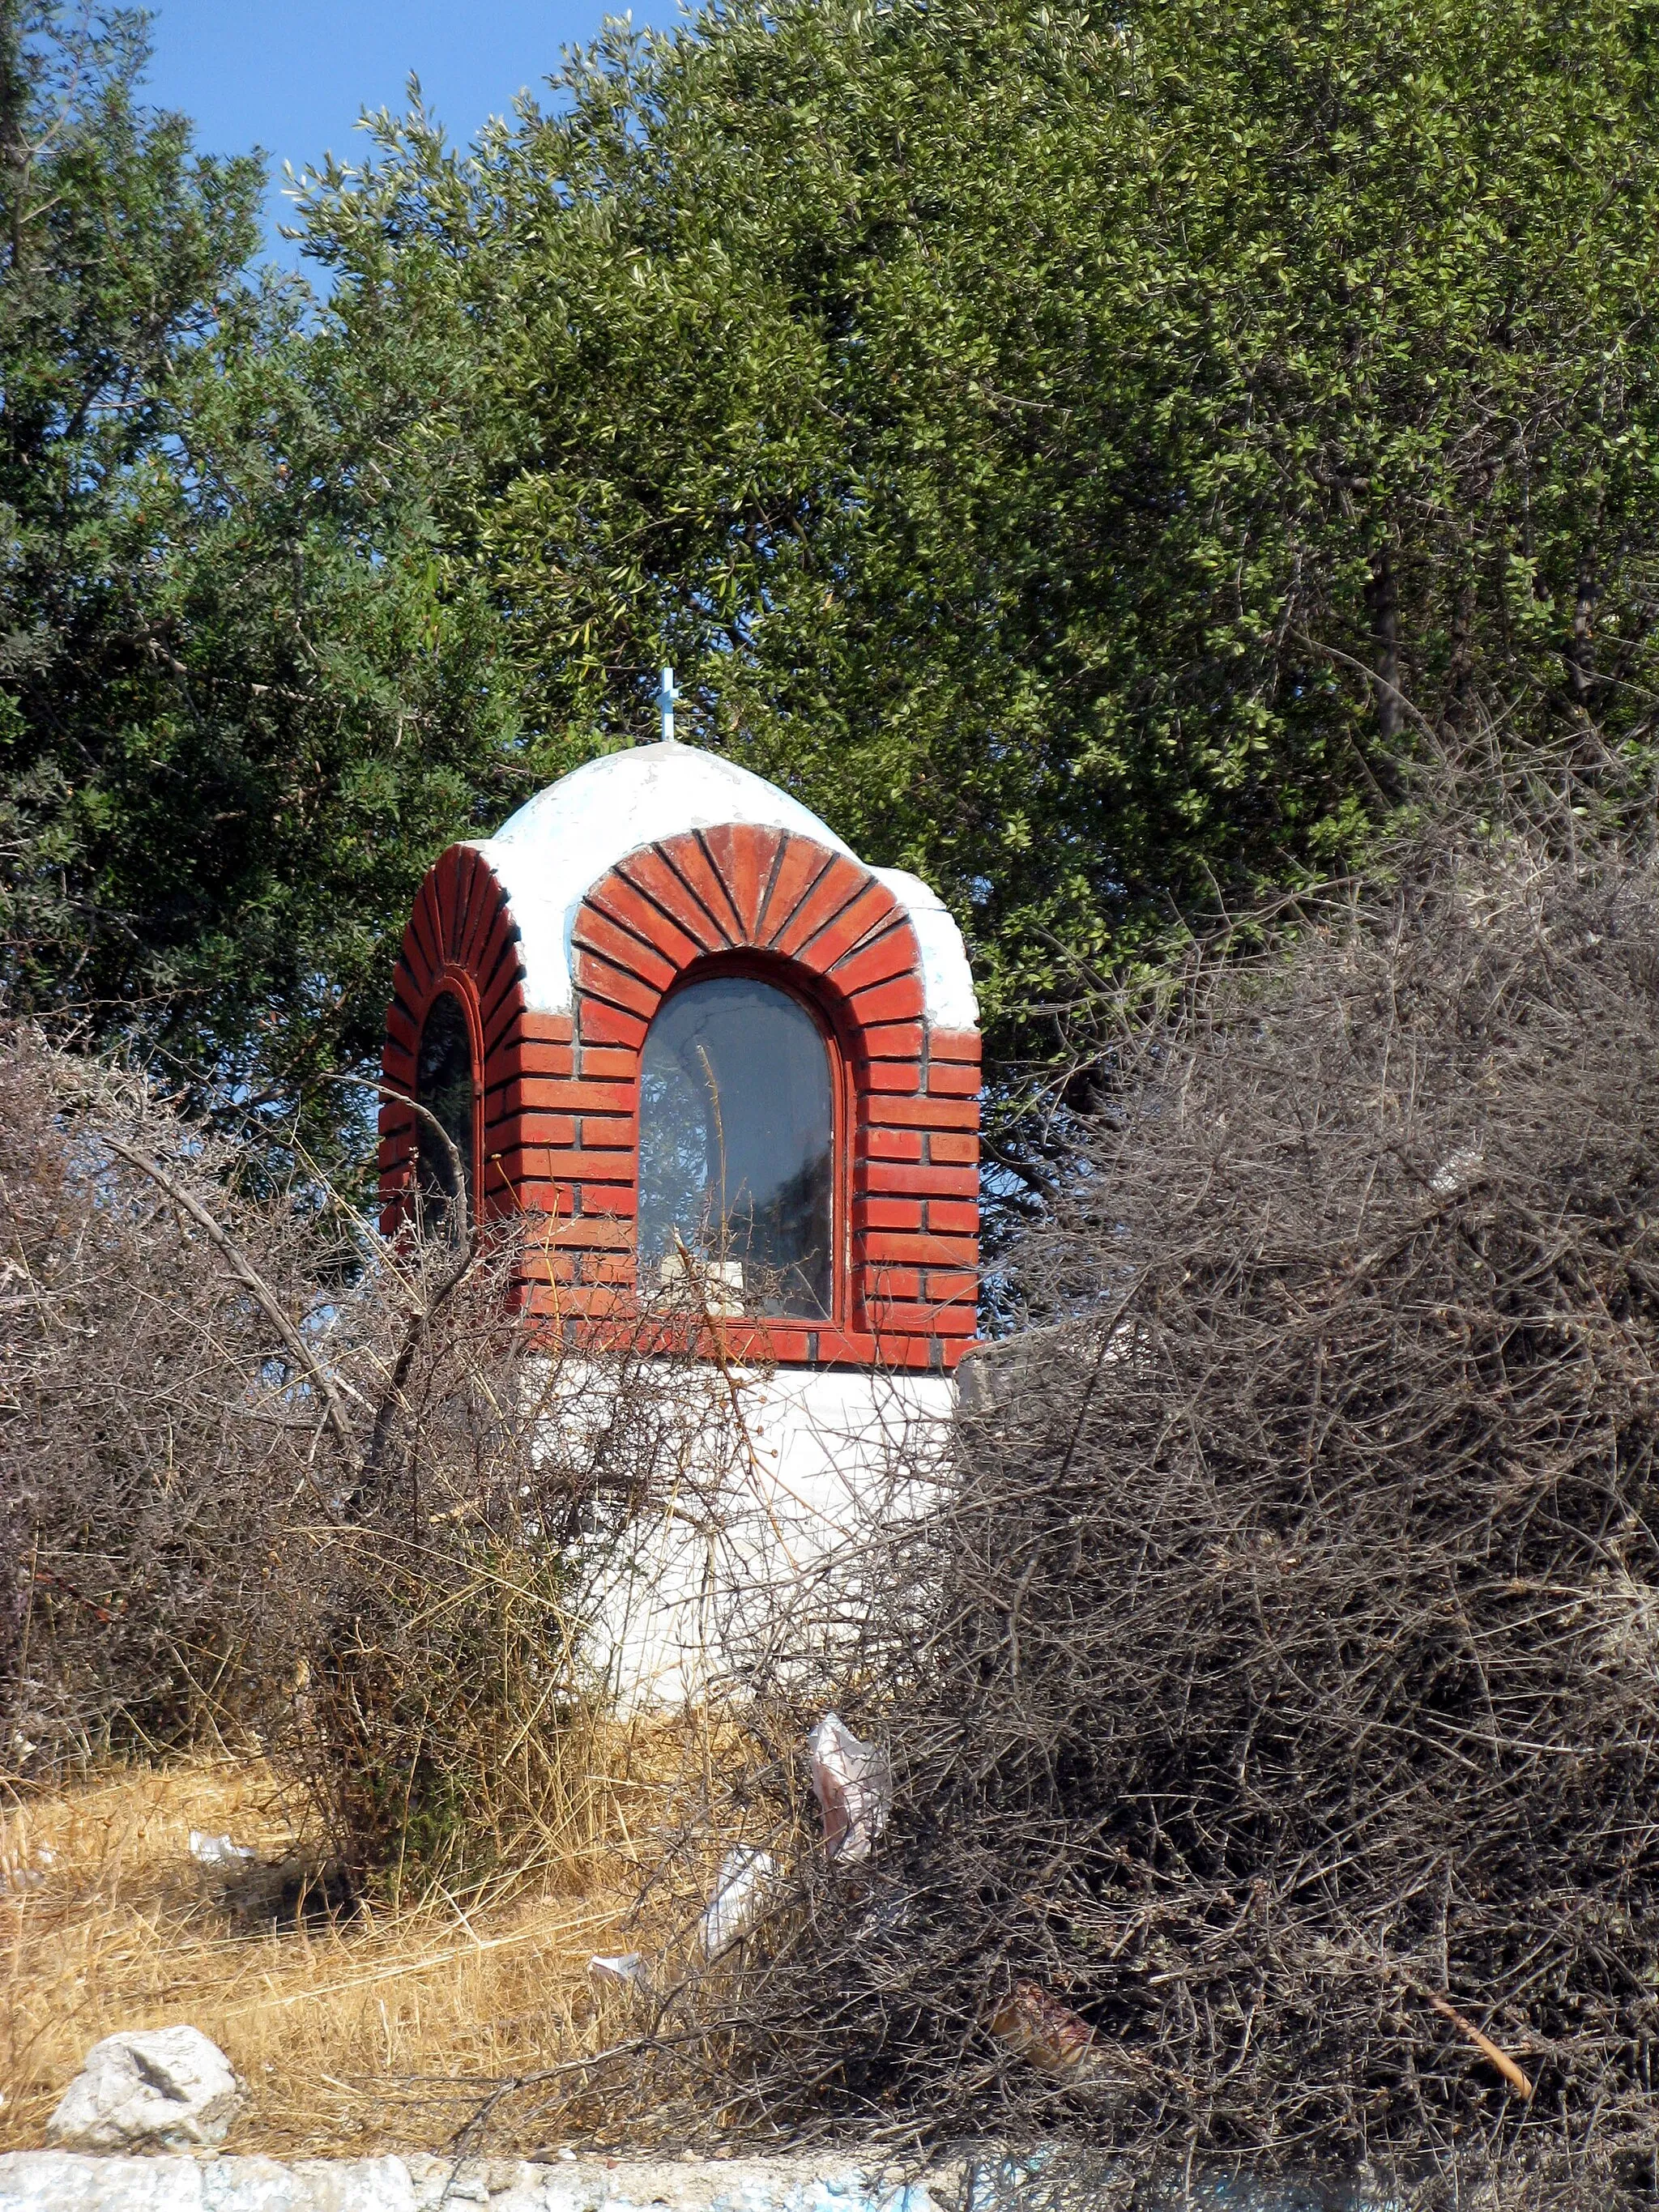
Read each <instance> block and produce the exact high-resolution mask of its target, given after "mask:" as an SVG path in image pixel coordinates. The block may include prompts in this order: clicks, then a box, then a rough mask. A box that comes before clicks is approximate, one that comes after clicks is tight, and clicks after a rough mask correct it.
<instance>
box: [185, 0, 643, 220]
mask: <svg viewBox="0 0 1659 2212" xmlns="http://www.w3.org/2000/svg"><path fill="white" fill-rule="evenodd" d="M623 4H624V0H609V4H608V5H607V4H606V0H153V9H154V21H153V22H152V24H151V34H152V36H153V38H154V40H155V61H154V64H153V65H152V68H151V71H150V80H149V96H150V98H151V99H152V100H154V101H155V103H156V105H157V106H165V107H179V108H182V109H183V110H184V111H185V113H186V114H187V115H191V116H193V117H194V118H195V119H196V122H197V126H198V136H197V143H198V145H199V146H200V147H201V148H202V149H203V150H204V152H209V153H225V154H228V153H240V152H242V151H245V150H246V149H248V148H249V147H252V146H255V145H258V146H263V147H264V149H265V150H266V152H267V154H268V155H269V156H270V172H271V179H272V182H271V189H270V203H269V205H268V207H267V210H266V213H267V219H268V221H269V222H270V223H271V224H272V225H274V224H276V222H280V221H282V220H283V214H284V206H283V201H282V199H281V196H280V193H281V183H282V167H283V162H284V161H292V162H293V164H294V166H295V168H296V169H299V168H301V167H303V166H304V164H305V163H306V162H307V161H313V162H315V161H320V160H321V158H322V156H323V155H324V153H325V151H326V150H327V149H330V148H332V149H333V150H334V152H336V153H337V154H339V155H343V157H344V158H345V159H346V160H348V161H349V160H350V159H352V158H353V154H354V149H356V148H358V147H361V146H362V144H363V138H362V133H361V132H360V131H354V130H353V128H352V125H353V124H354V123H355V122H356V118H357V116H358V114H359V113H360V112H361V111H362V109H363V108H365V107H368V108H376V107H380V106H391V107H392V108H394V109H401V108H402V107H403V106H404V82H405V80H406V79H407V77H408V76H409V73H410V70H414V71H415V72H416V75H417V76H419V78H420V80H421V88H422V92H423V93H424V94H425V96H426V100H427V105H428V108H429V109H430V110H431V111H432V112H434V113H435V114H436V115H437V116H438V117H439V118H440V119H441V122H442V123H443V125H444V126H445V129H446V130H447V131H448V133H449V136H450V137H452V138H455V139H459V140H460V141H462V142H463V143H465V142H466V141H467V140H470V139H471V137H473V135H474V134H475V133H476V132H477V130H478V128H479V126H480V125H482V124H483V122H484V120H485V119H486V118H487V117H489V116H490V115H492V114H495V115H501V114H505V113H507V112H508V111H509V110H510V109H511V107H512V105H513V96H514V94H516V93H517V92H518V91H519V90H520V88H521V87H522V86H526V85H527V86H529V87H530V88H532V90H533V91H541V90H543V89H544V88H543V86H542V82H541V80H542V79H543V78H544V77H545V76H547V75H548V74H549V72H550V71H551V70H555V69H556V68H557V67H558V62H559V49H560V47H561V46H570V45H575V44H579V43H580V42H581V41H583V40H587V39H591V38H592V37H593V36H594V34H595V33H597V31H598V30H599V22H600V20H601V18H602V17H603V16H604V15H606V14H608V13H609V14H617V15H620V14H621V13H623ZM633 15H634V21H635V23H636V24H645V23H654V24H658V25H662V26H668V25H671V24H672V23H674V22H675V21H678V8H677V7H676V5H675V0H643V4H641V0H635V6H634V9H633ZM275 243H276V241H275V240H274V237H273V244H275ZM283 258H284V259H287V258H289V254H288V252H286V251H284V252H283Z"/></svg>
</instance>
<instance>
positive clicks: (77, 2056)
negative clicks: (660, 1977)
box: [0, 1724, 702, 2155]
mask: <svg viewBox="0 0 1659 2212" xmlns="http://www.w3.org/2000/svg"><path fill="white" fill-rule="evenodd" d="M686 1749H687V1745H686V1741H685V1735H684V1727H681V1728H679V1729H669V1730H665V1729H662V1728H661V1727H660V1726H659V1727H657V1728H656V1729H651V1728H649V1727H647V1726H644V1725H641V1726H639V1727H635V1728H634V1729H624V1728H622V1727H620V1726H618V1725H617V1724H611V1728H610V1729H609V1731H608V1734H607V1735H606V1737H605V1740H604V1741H596V1743H595V1744H594V1745H593V1746H592V1752H593V1754H594V1756H593V1758H592V1762H591V1765H589V1766H588V1768H587V1770H586V1771H587V1772H588V1773H589V1775H590V1776H591V1777H592V1780H591V1781H590V1783H588V1784H586V1785H585V1786H583V1787H582V1789H581V1790H580V1795H579V1796H577V1797H576V1798H574V1799H573V1801H572V1802H570V1803H569V1805H568V1807H567V1808H566V1814H567V1819H566V1821H565V1825H564V1828H563V1832H562V1833H560V1834H554V1833H552V1832H550V1833H549V1834H548V1836H547V1837H546V1838H545V1839H544V1848H543V1850H542V1851H541V1853H540V1854H539V1855H538V1863H537V1865H536V1866H535V1868H534V1869H531V1870H529V1871H527V1872H526V1871H525V1870H521V1869H513V1870H507V1872H505V1873H504V1874H503V1875H502V1876H501V1879H500V1880H499V1881H497V1882H496V1883H495V1885H494V1887H493V1889H487V1890H485V1891H484V1892H483V1893H480V1894H479V1895H477V1896H476V1897H468V1898H467V1899H465V1901H464V1902H463V1901H461V1900H455V1899H448V1898H446V1897H444V1896H442V1895H436V1896H434V1897H431V1898H428V1899H425V1900H422V1901H421V1902H419V1903H414V1904H411V1905H409V1906H407V1907H406V1908H404V1909H402V1910H398V1911H389V1910H387V1909H386V1908H384V1907H371V1908H368V1909H366V1910H364V1911H362V1912H361V1913H359V1914H358V1915H357V1916H356V1918H354V1919H352V1920H350V1921H348V1922H345V1923H340V1924H327V1923H325V1924H322V1925H319V1926H313V1927H311V1928H308V1929H307V1928H304V1927H301V1928H299V1929H295V1928H292V1927H290V1928H289V1929H274V1928H272V1927H270V1925H269V1924H266V1925H265V1926H264V1927H263V1928H259V1929H253V1930H249V1929H245V1928H242V1927H241V1926H240V1925H239V1924H238V1923H237V1921H236V1920H235V1918H234V1916H233V1915H232V1914H231V1913H229V1912H228V1911H227V1909H226V1907H225V1905H224V1903H223V1901H222V1893H221V1888H220V1885H219V1884H218V1883H217V1882H216V1881H215V1880H214V1879H213V1878H212V1877H211V1876H210V1875H208V1874H207V1873H206V1872H205V1871H204V1869H202V1868H201V1867H199V1866H198V1865H197V1863H196V1862H195V1861H194V1860H193V1859H192V1858H191V1855H190V1850H189V1836H190V1831H191V1829H192V1828H199V1829H202V1830H204V1831H206V1832H208V1833H210V1834H212V1835H221V1834H224V1833H227V1832H228V1834H230V1835H231V1836H233V1837H234V1838H235V1839H236V1841H238V1842H239V1843H245V1844H254V1845H256V1846H258V1849H259V1850H260V1851H261V1853H262V1856H264V1857H271V1858H275V1857H280V1856H281V1855H282V1854H283V1852H284V1851H285V1850H289V1849H290V1848H292V1847H293V1846H295V1844H299V1843H300V1842H301V1840H302V1839H301V1838H300V1837H298V1836H297V1835H296V1833H295V1830H294V1829H293V1828H292V1827H291V1826H289V1821H288V1820H287V1819H286V1818H285V1816H284V1813H283V1804H282V1800H281V1797H280V1795H279V1793H278V1791H277V1789H276V1785H275V1782H274V1778H273V1777H272V1775H271V1773H270V1770H269V1769H268V1768H267V1767H265V1766H264V1765H263V1764H262V1763H260V1762H258V1761H257V1760H251V1761H237V1760H234V1759H229V1758H220V1759H196V1760H192V1761H189V1762H185V1763H181V1764H178V1765H169V1766H167V1767H165V1768H161V1769H154V1768H136V1767H135V1768H131V1769H127V1770H124V1771H114V1772H112V1773H109V1774H107V1775H106V1776H105V1777H103V1778H98V1779H94V1780H91V1781H88V1782H86V1783H83V1784H79V1785H77V1786H75V1787H73V1788H70V1789H69V1790H65V1791H64V1793H63V1794H61V1795H59V1796H52V1797H37V1798H33V1799H31V1800H29V1801H28V1802H26V1803H25V1804H22V1805H20V1806H15V1807H14V1808H12V1809H11V1811H10V1812H9V1814H8V1815H7V1817H6V1818H5V1820H4V1821H3V1825H0V1866H3V1868H4V1869H5V1872H6V1875H7V1887H6V1888H5V1890H4V1892H3V1893H0V1942H3V1947H4V1953H3V1957H4V1965H3V1973H4V1984H3V1990H4V2002H3V2004H0V2090H3V2093H4V2098H5V2103H4V2106H3V2109H0V2148H4V2149H12V2148H27V2147H28V2146H31V2145H36V2144H38V2143H39V2142H40V2140H41V2136H42V2130H43V2128H44V2125H45V2123H46V2116H47V2114H48V2113H49V2112H51V2110H52V2106H53V2105H54V2104H55V2103H56V2101H57V2100H58V2096H59V2095H60V2094H61V2093H62V2091H63V2088H64V2084H65V2083H66V2082H67V2081H68V2080H69V2079H70V2076H71V2075H73V2074H74V2072H75V2071H76V2067H77V2066H78V2064H79V2063H80V2060H81V2058H82V2055H83V2054H84V2052H85V2051H86V2050H87V2049H88V2046H89V2045H91V2044H93V2043H94V2042H96V2041H97V2039H99V2038H100V2036H103V2035H107V2034H109V2033H112V2031H114V2030H115V2029H117V2028H122V2027H160V2026H162V2025H164V2024H167V2023H169V2022H178V2021H187V2022H189V2023H190V2024H191V2025H192V2026H194V2027H199V2028H201V2029H202V2030H203V2031H204V2033H206V2034H208V2035H210V2037H212V2039H214V2041H215V2042H216V2043H217V2044H219V2045H221V2046H222V2049H223V2050H224V2051H227V2052H228V2055H229V2056H230V2057H231V2059H232V2061H233V2062H234V2064H235V2065H236V2067H237V2069H238V2070H239V2071H240V2073H241V2074H242V2075H244V2076H245V2078H246V2081H247V2083H248V2085H249V2089H250V2092H251V2097H250V2103H249V2106H248V2109H247V2111H246V2113H245V2115H244V2117H243V2118H241V2119H240V2121H239V2122H238V2124H237V2127H236V2130H235V2132H234V2136H232V2139H231V2148H233V2149H238V2150H244V2151H253V2150H262V2151H268V2152H270V2153H273V2154H280V2155H294V2154H301V2153H315V2152H322V2151H328V2152H331V2153H333V2154H362V2153H367V2152H368V2151H371V2150H374V2149H376V2148H439V2147H441V2145H442V2144H443V2143H444V2142H447V2140H448V2139H449V2138H450V2137H451V2136H453V2133H454V2131H455V2130H456V2129H457V2127H458V2126H459V2125H460V2124H462V2123H463V2122H464V2121H465V2119H466V2118H467V2117H468V2115H469V2113H470V2112H471V2111H472V2110H473V2109H474V2107H475V2106H477V2102H478V2098H479V2094H480V2091H479V2087H478V2086H477V2085H478V2084H479V2083H480V2082H481V2081H483V2082H487V2081H489V2078H490V2077H492V2076H499V2075H503V2074H507V2073H513V2072H518V2071H522V2070H531V2069H535V2068H536V2067H538V2066H541V2065H545V2064H547V2063H549V2062H550V2061H554V2060H557V2059H560V2058H563V2057H570V2056H573V2055H574V2054H576V2053H579V2052H581V2051H587V2050H591V2049H592V2048H594V2047H596V2045H598V2044H599V2043H601V2042H603V2041H604V2040H605V2039H606V2037H607V2036H608V2035H612V2034H614V2033H615V2032H616V2031H617V2026H618V2022H617V2020H616V2019H615V2018H614V2017H611V2018H607V2017H606V2015H605V2013H604V2011H603V2010H596V2007H595V2003H594V2001H593V1998H592V1995H591V1993H590V1990H589V1986H588V1983H587V1978H586V1965H587V1960H588V1959H589V1957H590V1955H591V1954H592V1953H593V1952H595V1951H605V1950H620V1949H632V1948H641V1947H642V1946H643V1947H644V1948H649V1947H650V1943H651V1941H652V1938H653V1934H657V1935H659V1933H660V1931H659V1930H656V1929H653V1927H651V1926H649V1925H647V1926H645V1927H643V1928H642V1927H641V1924H640V1922H639V1920H638V1918H637V1917H635V1918H634V1919H631V1920H630V1919H629V1912H630V1908H632V1907H633V1906H634V1905H635V1900H636V1898H637V1897H638V1894H639V1887H640V1874H641V1867H642V1866H644V1865H646V1864H647V1863H650V1862H652V1861H653V1860H654V1857H655V1856H656V1854H657V1852H658V1851H659V1849H660V1838H661V1835H662V1832H663V1825H664V1821H665V1820H670V1821H672V1820H676V1819H677V1818H678V1811H677V1804H676V1800H677V1796H678V1781H677V1778H678V1775H680V1774H681V1773H684V1772H690V1771H695V1769H696V1767H699V1766H701V1765H702V1760H701V1759H700V1757H697V1756H696V1754H695V1752H694V1755H693V1757H692V1758H691V1759H687V1758H686V1756H685V1753H686ZM48 1854H49V1855H50V1857H49V1859H48V1856H47V1855H48ZM30 1869H36V1870H38V1872H39V1873H40V1875H41V1877H42V1878H41V1879H40V1881H39V1884H38V1886H30V1885H29V1884H28V1883H27V1881H24V1882H22V1883H21V1884H20V1882H19V1880H18V1876H19V1875H20V1874H22V1875H27V1872H28V1870H30ZM624 1923H626V1926H624ZM504 2117H505V2116H504ZM496 2137H497V2139H496V2142H495V2146H494V2147H498V2148H506V2144H505V2142H502V2141H501V2139H500V2131H499V2130H497V2131H496ZM520 2147H522V2148H533V2147H534V2146H533V2145H531V2144H529V2143H527V2142H526V2144H525V2145H523V2146H520Z"/></svg>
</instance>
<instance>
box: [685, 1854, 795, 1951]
mask: <svg viewBox="0 0 1659 2212" xmlns="http://www.w3.org/2000/svg"><path fill="white" fill-rule="evenodd" d="M777 1881H778V1863H777V1861H776V1860H775V1858H774V1857H772V1855H771V1853H770V1852H769V1851H757V1850H751V1849H750V1847H749V1845H747V1844H738V1845H737V1846H736V1847H735V1849H733V1850H729V1851H728V1852H727V1853H726V1857H725V1858H724V1859H722V1860H721V1862H720V1879H719V1880H718V1881H716V1883H715V1884H714V1899H713V1901H712V1902H711V1903H710V1905H709V1907H708V1911H706V1912H705V1913H704V1914H703V1916H702V1929H701V1931H700V1932H701V1935H702V1954H703V1956H704V1958H705V1959H710V1960H713V1959H718V1958H719V1957H720V1954H721V1952H722V1951H729V1950H730V1949H731V1948H732V1945H733V1944H734V1943H735V1942H738V1939H739V1938H740V1937H742V1936H746V1935H747V1934H748V1933H749V1930H750V1929H751V1928H752V1927H753V1926H754V1924H755V1923H756V1922H757V1920H758V1919H759V1918H760V1917H761V1914H762V1913H763V1911H765V1910H766V1907H767V1905H768V1903H769V1900H770V1899H771V1896H772V1893H773V1891H774V1890H775V1888H776V1887H777Z"/></svg>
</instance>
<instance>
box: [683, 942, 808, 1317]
mask: <svg viewBox="0 0 1659 2212" xmlns="http://www.w3.org/2000/svg"><path fill="white" fill-rule="evenodd" d="M834 1144H835V1110H834V1103H833V1093H832V1090H831V1082H830V1065H829V1046H828V1044H827V1042H826V1041H825V1039H824V1036H823V1031H822V1030H820V1029H819V1027H818V1024H817V1022H816V1021H815V1020H814V1019H813V1018H812V1016H811V1014H810V1013H808V1012H807V1011H806V1009H805V1006H802V1005H801V1004H800V1003H799V1000H795V999H793V998H791V997H790V995H789V994H788V993H787V991H781V990H779V989H777V988H776V987H775V985H773V984H770V983H765V982H762V981H759V980H758V979H757V978H756V977H753V976H749V975H711V976H708V977H705V978H704V980H703V981H701V982H696V983H691V984H689V985H688V986H687V987H686V988H685V989H684V990H683V991H678V992H676V993H675V994H674V995H673V996H672V997H671V998H670V999H668V1000H666V1001H665V1003H664V1005H663V1006H661V1007H660V1008H659V1011H658V1013H657V1017H656V1019H655V1020H654V1021H653V1023H652V1024H651V1028H650V1031H649V1033H648V1034H647V1037H646V1040H645V1058H644V1063H643V1066H642V1067H641V1079H640V1213H639V1267H640V1289H641V1295H642V1296H644V1297H647V1298H649V1297H654V1296H657V1295H659V1294H661V1293H668V1294H673V1293H674V1292H675V1291H676V1290H677V1286H681V1285H684V1284H685V1281H686V1275H687V1268H686V1264H685V1263H686V1259H687V1258H688V1257H690V1260H691V1261H692V1262H693V1264H694V1267H696V1272H697V1273H698V1274H699V1276H700V1278H701V1280H700V1282H699V1284H698V1286H697V1288H698V1294H699V1296H700V1297H703V1298H706V1299H708V1300H709V1301H710V1302H711V1303H713V1304H714V1307H715V1310H720V1309H722V1308H723V1309H725V1310H739V1309H741V1310H748V1311H750V1312H754V1311H758V1312H761V1313H763V1314H773V1315H778V1316H792V1317H799V1318H803V1319H810V1320H818V1321H827V1320H828V1319H829V1316H830V1312H831V1304H832V1298H833V1286H834V1280H835V1272H834V1266H833V1254H832V1250H831V1245H830V1238H831V1234H832V1222H833V1204H832V1195H831V1194H832V1189H833V1185H834V1174H833V1166H832V1162H833V1148H834Z"/></svg>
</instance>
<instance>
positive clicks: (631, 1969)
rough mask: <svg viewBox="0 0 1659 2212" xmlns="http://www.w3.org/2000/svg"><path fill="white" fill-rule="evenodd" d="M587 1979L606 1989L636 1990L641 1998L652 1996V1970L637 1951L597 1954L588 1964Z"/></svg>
mask: <svg viewBox="0 0 1659 2212" xmlns="http://www.w3.org/2000/svg"><path fill="white" fill-rule="evenodd" d="M587 1978H588V1979H589V1981H591V1982H597V1983H599V1985H600V1986H601V1987H602V1988H604V1989H611V1990H637V1991H638V1992H639V1994H640V1995H641V1996H647V1997H648V1996H650V1995H651V1969H650V1967H649V1966H647V1964H646V1962H645V1960H644V1959H643V1958H642V1957H641V1954H640V1953H639V1952H637V1951H621V1952H617V1954H615V1955H614V1956H603V1955H597V1954H596V1955H595V1956H594V1957H593V1958H592V1959H590V1960H588V1962H587Z"/></svg>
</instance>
